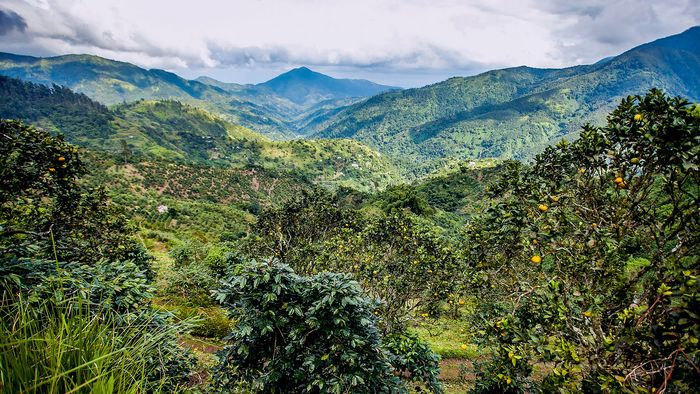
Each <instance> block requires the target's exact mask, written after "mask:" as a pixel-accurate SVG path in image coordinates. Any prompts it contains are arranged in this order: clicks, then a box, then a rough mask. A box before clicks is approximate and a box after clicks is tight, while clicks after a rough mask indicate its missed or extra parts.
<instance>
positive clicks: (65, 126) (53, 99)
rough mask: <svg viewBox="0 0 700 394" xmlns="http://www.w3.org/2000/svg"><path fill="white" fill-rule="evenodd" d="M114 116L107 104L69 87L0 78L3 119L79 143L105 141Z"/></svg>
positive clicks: (0, 104) (0, 109)
mask: <svg viewBox="0 0 700 394" xmlns="http://www.w3.org/2000/svg"><path fill="white" fill-rule="evenodd" d="M112 117H113V115H112V113H111V112H110V111H109V110H108V109H107V107H105V106H104V105H102V104H100V103H97V102H95V101H92V100H91V99H90V98H88V97H87V96H86V95H84V94H79V93H74V92H73V91H71V90H70V89H68V88H65V87H62V86H58V85H53V86H52V87H48V86H44V85H40V84H35V83H31V82H23V81H20V80H18V79H13V78H8V77H5V76H0V119H21V120H24V121H25V122H31V123H36V124H39V125H41V126H42V127H44V128H47V129H49V130H51V131H61V132H63V133H65V134H67V135H70V136H71V137H72V138H74V139H75V140H76V141H81V142H86V141H89V140H90V139H96V138H106V137H107V136H108V135H109V134H110V133H111V128H110V125H109V122H110V120H112Z"/></svg>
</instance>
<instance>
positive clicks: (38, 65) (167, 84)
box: [0, 53, 396, 139]
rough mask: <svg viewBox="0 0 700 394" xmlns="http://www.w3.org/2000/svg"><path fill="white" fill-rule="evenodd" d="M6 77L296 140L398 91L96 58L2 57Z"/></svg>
mask: <svg viewBox="0 0 700 394" xmlns="http://www.w3.org/2000/svg"><path fill="white" fill-rule="evenodd" d="M0 75H6V76H10V77H13V78H19V79H22V80H25V81H30V82H35V83H41V84H46V85H52V84H57V85H61V86H65V87H68V88H70V89H72V90H74V91H75V92H78V93H84V94H86V95H87V96H89V97H90V98H92V99H94V100H97V101H99V102H100V103H103V104H106V105H113V104H119V103H123V102H131V101H135V100H140V99H145V100H154V99H155V100H158V99H174V100H178V101H182V102H186V103H189V104H192V105H195V106H198V107H202V108H204V109H207V110H208V111H212V112H216V113H218V114H220V115H222V116H224V117H225V118H226V119H227V120H229V121H231V122H233V123H237V124H241V125H244V126H246V127H249V128H252V129H254V130H256V131H258V132H261V133H264V134H266V135H268V136H270V137H272V138H275V139H288V138H292V137H296V136H297V135H298V134H299V133H298V131H299V130H300V129H301V128H303V126H304V125H305V124H306V123H307V122H308V121H306V120H305V118H306V116H307V115H310V114H314V113H316V112H317V111H318V110H320V109H329V108H330V109H335V108H337V107H339V106H344V105H348V104H352V103H355V102H358V101H359V100H361V99H363V98H366V97H368V96H371V95H374V94H376V93H379V92H385V91H387V90H392V89H396V88H393V87H390V86H383V85H378V84H375V83H372V82H369V81H364V80H349V79H335V78H331V77H329V76H326V75H323V74H320V73H317V72H314V71H311V70H309V69H307V68H303V67H302V68H299V69H295V70H291V71H289V72H287V73H284V74H282V75H280V76H278V77H276V78H274V79H272V80H270V81H268V82H265V83H261V84H258V85H241V84H235V83H225V82H221V81H217V80H215V79H213V78H209V77H200V78H198V79H197V80H194V81H192V80H187V79H184V78H181V77H179V76H178V75H176V74H173V73H171V72H167V71H164V70H158V69H151V70H146V69H143V68H140V67H138V66H135V65H133V64H130V63H125V62H119V61H114V60H109V59H105V58H101V57H98V56H92V55H64V56H56V57H49V58H38V57H32V56H21V55H14V54H9V53H0Z"/></svg>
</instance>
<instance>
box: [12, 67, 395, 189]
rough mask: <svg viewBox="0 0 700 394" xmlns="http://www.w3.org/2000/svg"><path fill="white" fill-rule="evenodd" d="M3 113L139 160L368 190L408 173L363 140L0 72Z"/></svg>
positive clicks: (67, 137) (69, 137)
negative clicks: (117, 98) (301, 136)
mask: <svg viewBox="0 0 700 394" xmlns="http://www.w3.org/2000/svg"><path fill="white" fill-rule="evenodd" d="M0 117H1V118H6V119H19V120H23V121H25V122H29V123H33V124H35V125H37V126H39V127H42V128H45V129H47V130H49V131H52V132H54V133H62V134H64V135H65V137H66V140H68V141H69V142H72V143H76V144H78V145H82V146H84V147H87V148H89V149H91V150H93V151H96V152H107V153H109V154H111V155H116V156H121V155H124V154H126V152H128V155H130V156H131V155H133V157H134V161H143V160H147V161H155V162H169V163H178V164H182V165H187V166H193V165H194V166H205V167H217V168H238V169H241V168H243V169H245V168H257V169H259V170H261V171H267V172H270V171H271V172H274V173H278V174H287V175H285V176H286V177H289V176H291V177H293V178H299V179H304V180H305V181H306V182H311V183H316V184H321V185H324V186H329V187H331V188H334V187H337V186H347V187H352V188H355V189H357V190H361V191H373V190H376V189H381V188H384V187H385V186H387V185H388V184H392V183H395V182H398V181H399V179H400V178H399V176H398V172H397V170H396V169H395V168H394V166H393V165H392V164H391V163H390V162H389V160H388V159H387V158H385V157H384V156H383V155H380V154H379V153H377V152H376V151H374V150H372V149H371V148H369V147H367V146H365V145H363V144H362V143H360V142H358V141H354V140H336V139H332V140H328V139H322V140H314V141H307V140H293V141H272V140H270V139H268V138H267V137H265V136H263V135H261V134H258V133H256V132H254V131H252V130H249V129H247V128H245V127H243V126H240V125H235V124H232V123H230V122H227V121H226V120H224V119H222V118H221V117H219V116H216V115H214V114H211V113H209V112H207V111H205V110H202V109H200V108H196V107H192V106H190V105H187V104H183V103H180V102H178V101H174V100H137V101H133V102H130V103H123V104H119V105H115V106H113V107H111V108H107V107H105V106H104V105H101V104H99V103H97V102H95V101H92V100H91V99H90V98H88V97H87V96H85V95H83V94H79V93H74V92H72V91H71V90H70V89H67V88H62V87H59V86H54V87H53V88H50V87H47V86H45V85H42V84H35V83H31V82H24V81H21V80H18V79H13V78H8V77H3V76H0ZM212 187H215V186H214V185H212Z"/></svg>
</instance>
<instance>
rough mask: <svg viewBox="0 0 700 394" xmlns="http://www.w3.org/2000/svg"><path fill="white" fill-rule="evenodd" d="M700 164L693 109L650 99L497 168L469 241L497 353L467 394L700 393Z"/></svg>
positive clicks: (698, 121)
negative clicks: (527, 160)
mask: <svg viewBox="0 0 700 394" xmlns="http://www.w3.org/2000/svg"><path fill="white" fill-rule="evenodd" d="M699 165H700V117H698V115H697V112H695V113H694V112H693V107H692V106H690V105H689V103H688V102H687V101H685V100H682V99H680V98H669V97H666V96H665V95H664V94H663V93H662V92H660V91H658V90H652V91H650V92H649V93H648V94H647V95H646V96H636V97H629V98H627V99H625V100H623V101H622V103H621V104H620V106H619V107H618V108H617V109H615V110H614V111H613V112H612V113H611V114H610V115H609V117H608V122H607V125H605V126H604V127H592V126H585V127H584V128H583V130H582V131H581V133H580V138H579V139H578V140H576V141H574V142H572V143H567V142H562V143H560V144H559V145H557V146H555V147H550V148H547V149H546V150H545V151H544V152H543V153H542V154H540V155H539V156H538V157H537V158H536V160H535V161H534V163H532V165H521V164H517V163H510V164H508V165H507V166H506V169H505V171H504V173H503V175H502V177H501V179H500V180H499V181H498V182H496V183H495V184H494V185H493V186H492V187H491V189H490V192H491V193H492V195H493V197H494V198H496V199H497V200H496V201H497V202H496V203H494V204H492V206H491V207H490V208H489V209H488V210H487V211H486V212H485V213H484V214H483V215H482V216H481V217H480V218H479V219H477V220H475V221H473V222H472V223H471V225H470V226H469V228H468V229H467V234H466V235H467V244H466V250H467V252H468V253H467V254H468V258H469V260H470V262H471V263H472V264H471V265H472V267H473V275H472V277H471V283H470V285H471V286H472V288H473V289H474V290H475V291H477V295H479V296H481V299H482V300H483V302H482V305H481V316H482V317H483V318H484V319H485V321H486V322H487V324H486V325H485V328H484V331H485V333H486V334H488V336H487V338H488V342H487V343H488V347H489V349H491V350H492V352H493V353H492V356H493V357H492V359H491V360H490V362H489V363H488V364H487V365H484V366H482V369H481V370H480V375H479V380H478V382H477V385H476V388H475V392H524V391H531V390H537V391H546V392H554V391H558V392H582V391H585V392H601V391H616V392H649V391H645V390H651V391H656V392H664V391H671V392H688V391H689V390H692V388H693V387H698V385H700V370H699V369H698V361H699V360H700V353H699V350H698V339H699V338H700V324H699V323H700V319H699V317H698V314H697V311H698V310H700V291H699V290H700V287H699V285H698V282H697V280H696V276H697V275H698V270H699V268H700V264H699V262H700V243H699V242H698V241H699V239H698V238H699V237H700V227H699V225H700V215H698V209H699V207H700V182H699V181H700V179H699V175H700V173H699V170H698V166H699ZM488 300H495V301H493V302H488ZM535 372H536V373H535Z"/></svg>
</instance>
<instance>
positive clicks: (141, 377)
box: [0, 120, 192, 392]
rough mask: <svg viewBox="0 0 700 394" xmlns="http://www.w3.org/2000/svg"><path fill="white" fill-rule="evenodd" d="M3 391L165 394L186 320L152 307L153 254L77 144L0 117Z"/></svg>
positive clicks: (175, 382)
mask: <svg viewBox="0 0 700 394" xmlns="http://www.w3.org/2000/svg"><path fill="white" fill-rule="evenodd" d="M0 138H2V144H1V145H0V160H1V165H0V168H1V169H2V170H1V171H2V174H1V175H2V190H3V193H2V194H0V196H1V197H0V246H1V249H0V286H1V288H2V303H0V315H1V316H2V319H0V321H2V323H1V324H2V326H1V327H0V328H1V330H0V371H2V373H1V374H0V387H1V388H2V389H3V391H6V390H7V391H9V392H25V391H26V392H114V391H115V390H116V391H132V392H140V391H160V390H163V391H172V390H176V389H177V387H179V386H181V385H183V384H184V383H185V382H186V381H187V379H188V377H189V374H190V371H191V369H192V359H191V358H190V356H188V354H187V352H186V351H185V350H184V349H182V348H180V347H179V346H178V345H177V342H176V341H177V339H178V337H179V336H180V335H181V334H183V333H184V332H185V331H186V329H187V324H176V323H174V322H173V321H172V320H171V319H170V318H169V315H167V314H162V313H160V312H156V311H154V310H153V309H151V307H150V298H151V297H152V295H151V294H152V291H153V287H152V285H151V283H150V282H151V280H152V278H153V271H152V270H151V267H150V257H149V256H148V255H147V254H146V253H145V250H144V249H143V247H142V246H141V244H140V243H138V242H136V240H135V238H134V237H133V236H132V233H131V232H130V230H129V228H128V226H127V223H126V219H125V217H124V216H123V215H122V214H121V211H120V210H119V208H118V207H116V206H114V205H112V204H111V203H110V202H109V200H107V199H106V198H105V196H104V193H102V192H101V191H99V190H92V189H88V188H85V187H84V186H81V185H80V183H79V177H80V176H81V175H83V174H84V173H85V166H84V165H83V163H82V161H81V159H80V156H79V155H78V152H77V149H76V148H75V147H74V146H72V145H69V144H67V143H65V142H64V141H63V140H62V139H60V138H55V137H51V136H50V135H49V134H48V133H47V132H44V131H39V130H36V129H33V128H31V127H27V126H25V125H23V124H22V123H20V122H16V121H5V120H2V121H0Z"/></svg>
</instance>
